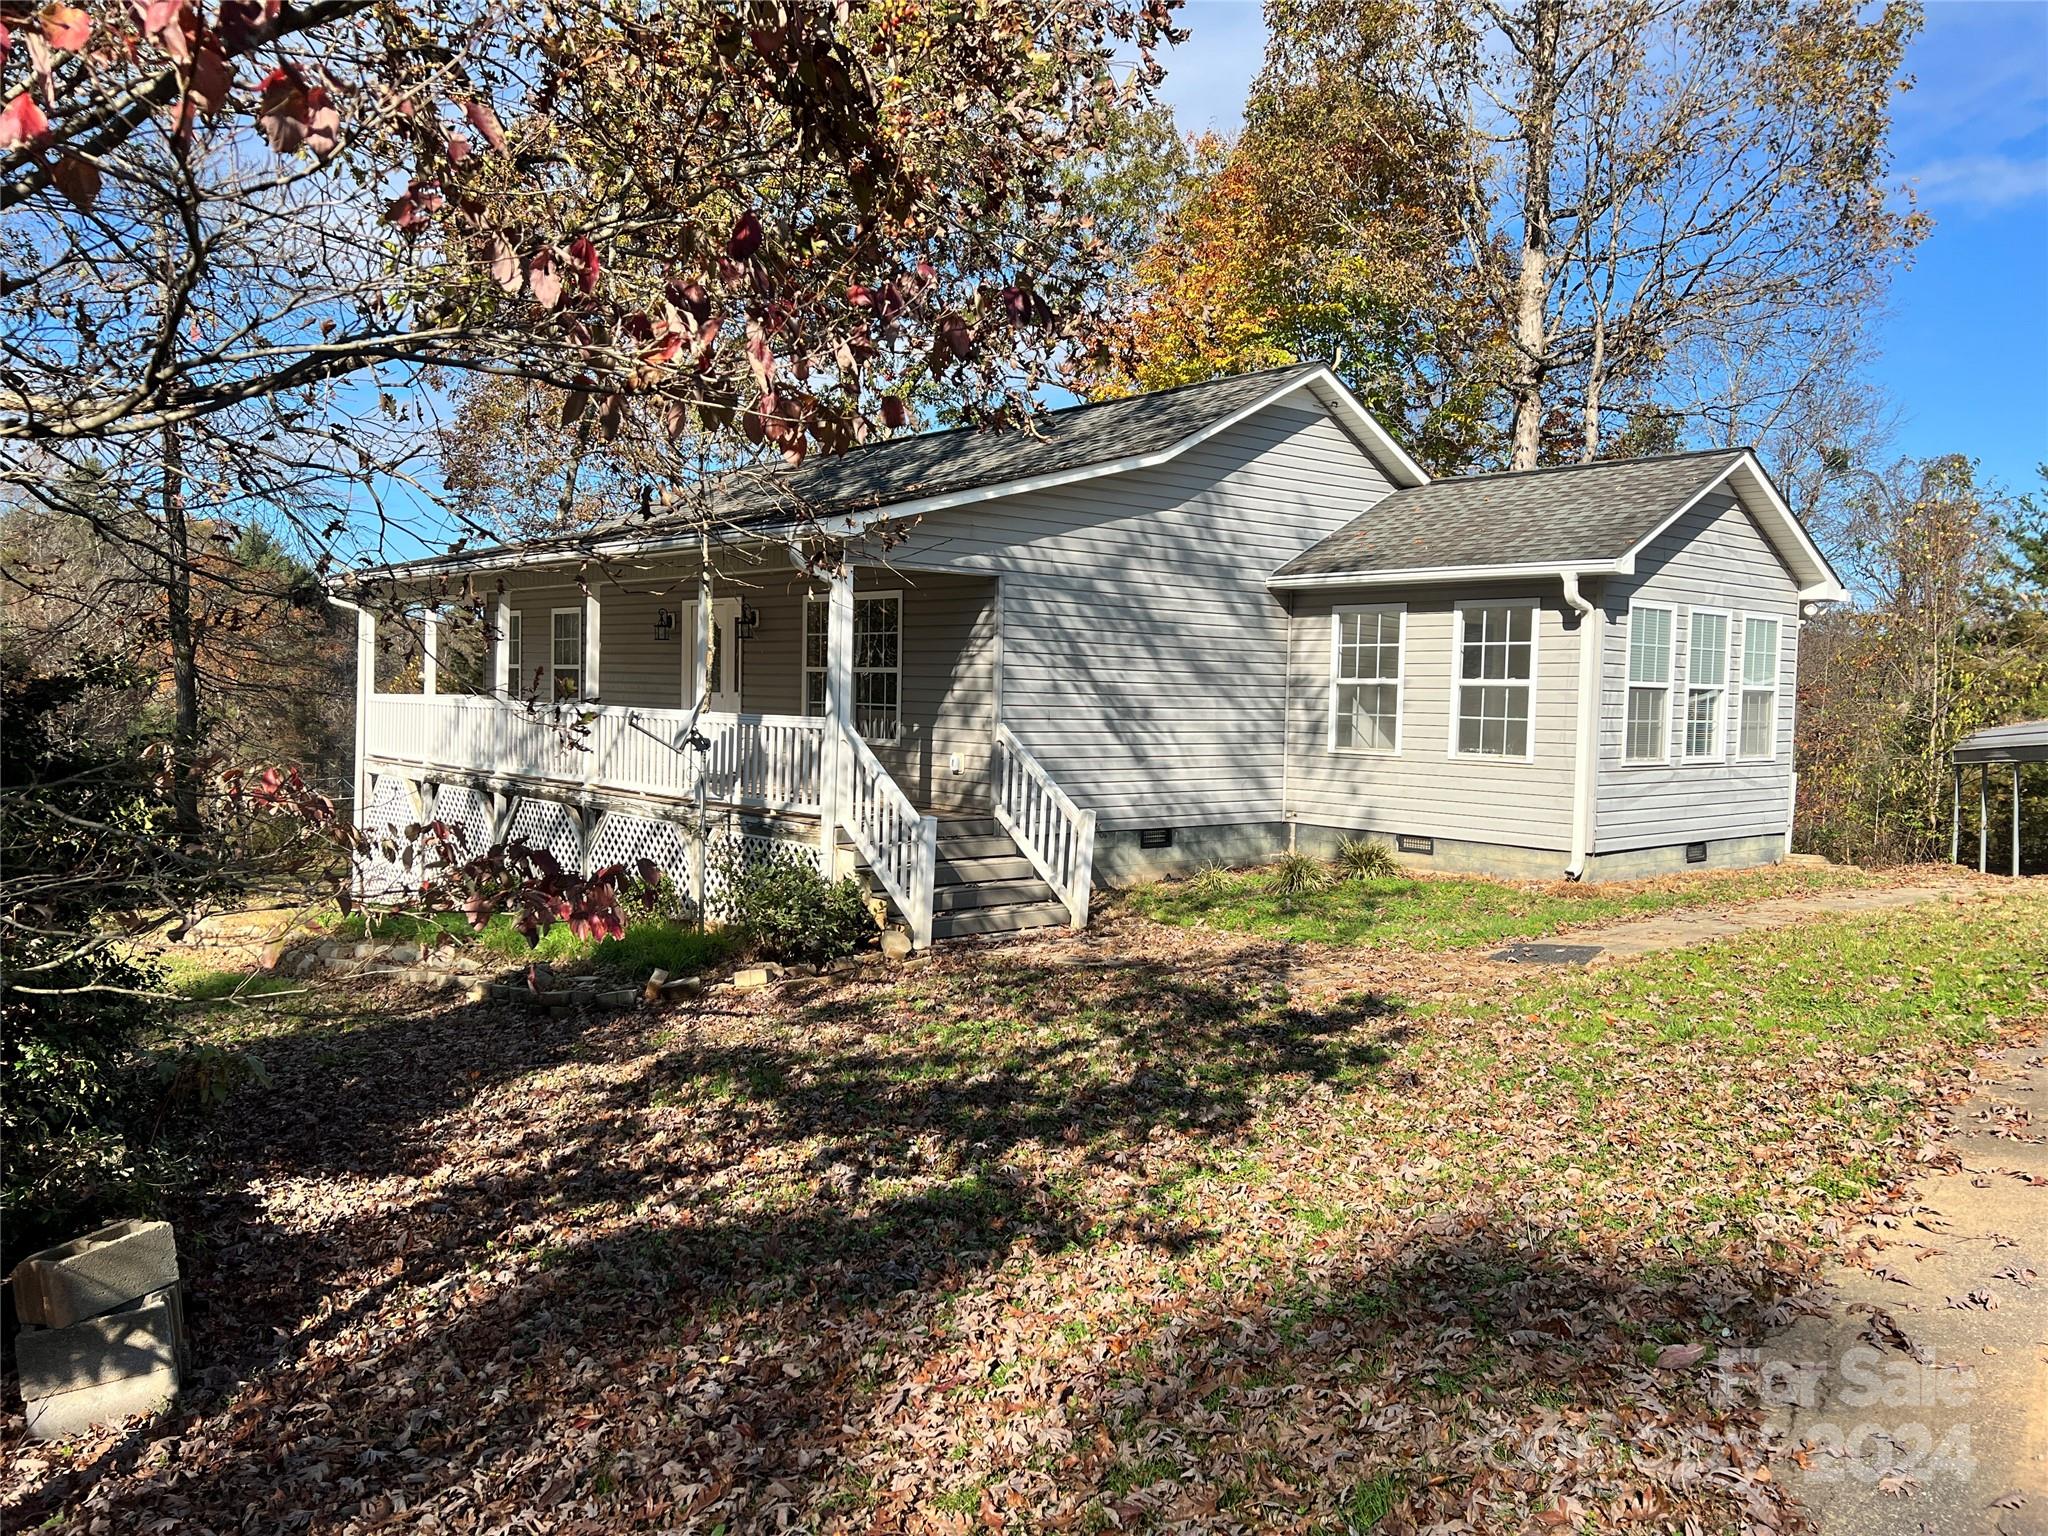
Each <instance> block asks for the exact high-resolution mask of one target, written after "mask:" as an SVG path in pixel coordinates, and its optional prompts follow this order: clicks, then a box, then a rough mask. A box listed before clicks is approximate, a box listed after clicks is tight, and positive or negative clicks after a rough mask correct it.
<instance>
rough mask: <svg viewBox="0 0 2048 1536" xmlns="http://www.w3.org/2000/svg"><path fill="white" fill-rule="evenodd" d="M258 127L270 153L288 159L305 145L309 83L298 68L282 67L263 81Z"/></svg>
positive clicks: (274, 70) (258, 107)
mask: <svg viewBox="0 0 2048 1536" xmlns="http://www.w3.org/2000/svg"><path fill="white" fill-rule="evenodd" d="M256 122H257V126H258V127H260V128H261V129H262V130H263V137H264V138H265V139H266V140H268V141H269V144H270V147H271V150H272V151H273V152H274V153H276V154H280V155H289V154H291V153H292V152H293V151H295V150H296V149H298V148H299V146H301V145H302V144H304V143H305V142H306V134H307V131H308V129H309V128H310V127H311V122H310V110H309V107H308V103H307V100H306V79H305V76H303V75H302V74H300V73H299V69H298V66H297V65H295V64H280V65H279V66H278V67H277V68H276V69H273V70H272V71H271V72H270V73H269V74H267V75H265V76H264V77H263V84H262V85H261V86H260V87H259V88H258V97H257V104H256Z"/></svg>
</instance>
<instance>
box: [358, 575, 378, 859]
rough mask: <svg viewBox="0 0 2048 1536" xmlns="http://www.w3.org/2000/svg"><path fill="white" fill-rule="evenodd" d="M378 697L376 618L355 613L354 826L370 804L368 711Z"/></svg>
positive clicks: (364, 612) (360, 610)
mask: <svg viewBox="0 0 2048 1536" xmlns="http://www.w3.org/2000/svg"><path fill="white" fill-rule="evenodd" d="M376 697H377V615H376V614H374V613H372V612H371V611H370V610H369V609H368V608H358V609H357V610H356V788H355V798H356V807H355V813H356V825H357V826H361V825H362V824H363V813H364V811H365V810H367V809H368V807H369V804H370V770H369V762H368V760H369V755H370V750H369V749H370V711H371V709H372V708H373V707H374V702H375V699H376Z"/></svg>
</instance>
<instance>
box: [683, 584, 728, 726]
mask: <svg viewBox="0 0 2048 1536" xmlns="http://www.w3.org/2000/svg"><path fill="white" fill-rule="evenodd" d="M739 616H740V600H739V599H738V598H736V597H715V598H713V599H712V600H711V668H710V671H711V696H710V697H709V698H708V699H706V700H705V701H704V709H705V712H706V713H708V714H714V715H736V714H738V713H739V711H740V640H739V636H737V635H735V634H734V633H733V626H734V625H735V624H736V623H738V622H739ZM683 622H684V624H685V625H686V626H687V628H686V629H685V630H684V631H683V708H685V709H688V708H690V706H692V705H693V704H695V703H696V702H697V687H696V682H697V680H696V678H695V677H693V676H692V675H691V674H692V672H693V670H694V666H695V662H696V659H697V605H696V604H695V603H687V604H685V605H684V607H683Z"/></svg>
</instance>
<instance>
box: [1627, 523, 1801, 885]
mask: <svg viewBox="0 0 2048 1536" xmlns="http://www.w3.org/2000/svg"><path fill="white" fill-rule="evenodd" d="M1631 602H1650V603H1661V604H1665V605H1667V606H1669V607H1671V608H1673V609H1675V610H1676V612H1675V614H1674V622H1673V625H1672V646H1673V651H1674V655H1673V659H1672V678H1673V692H1672V705H1671V708H1670V710H1669V713H1668V717H1667V721H1666V724H1667V726H1668V727H1669V741H1668V743H1667V747H1668V755H1669V757H1670V759H1671V761H1670V762H1669V763H1668V764H1654V765H1643V764H1631V763H1625V762H1624V761H1623V760H1622V759H1623V741H1622V733H1623V726H1624V722H1625V721H1626V719H1627V690H1628V611H1629V604H1630V603H1631ZM1600 606H1601V608H1602V610H1603V615H1604V618H1605V621H1606V631H1605V643H1604V645H1603V647H1602V661H1601V699H1600V755H1599V778H1598V785H1597V790H1596V802H1595V813H1594V849H1595V851H1596V852H1599V853H1616V852H1624V851H1627V850H1629V849H1634V848H1652V847H1660V846H1666V845H1669V844H1673V843H1687V842H1701V841H1706V842H1714V841H1722V840H1726V839H1730V838H1740V837H1755V836H1762V835H1767V834H1781V833H1783V832H1784V831H1785V827H1786V819H1787V815H1788V811H1789V802H1790V797H1791V792H1792V712H1793V702H1794V684H1795V682H1796V672H1797V662H1796V655H1797V634H1798V621H1799V598H1798V591H1797V587H1796V584H1795V583H1794V581H1793V578H1792V576H1791V574H1790V572H1788V571H1787V570H1786V568H1785V565H1784V563H1783V562H1782V561H1781V560H1780V559H1779V558H1778V556H1777V554H1776V553H1775V551H1773V549H1772V548H1771V545H1770V543H1769V541H1768V540H1767V539H1766V538H1765V537H1764V534H1763V532H1762V530H1761V529H1759V528H1758V527H1757V525H1756V522H1755V520H1754V519H1752V518H1751V517H1750V515H1749V514H1748V513H1747V512H1746V511H1745V510H1744V509H1743V508H1742V506H1741V504H1740V503H1739V502H1738V501H1737V500H1736V498H1735V497H1734V496H1733V495H1732V494H1729V493H1726V492H1716V493H1715V494H1713V495H1711V496H1709V497H1707V498H1705V499H1704V500H1702V501H1701V503H1700V504H1699V505H1698V506H1697V507H1695V508H1693V509H1692V510H1691V511H1689V512H1687V513H1686V514H1685V516H1683V517H1682V518H1680V519H1679V520H1678V521H1677V522H1676V523H1674V524H1673V525H1672V526H1671V527H1670V528H1668V529H1667V530H1665V532H1664V533H1662V534H1660V535H1659V536H1658V537H1657V538H1656V539H1655V540H1654V541H1653V542H1652V543H1651V544H1650V546H1649V547H1648V548H1647V549H1645V550H1644V551H1643V553H1642V554H1641V555H1640V556H1639V557H1638V558H1637V565H1636V574H1635V575H1633V576H1618V577H1610V578H1609V579H1608V581H1607V583H1606V590H1604V591H1603V592H1602V593H1601V594H1600ZM1695 607H1701V608H1715V609H1721V610H1724V611H1726V612H1728V613H1729V614H1730V616H1731V617H1730V628H1731V629H1732V630H1733V632H1734V647H1733V659H1732V661H1731V663H1730V674H1729V675H1730V678H1731V685H1730V686H1731V692H1733V691H1734V690H1735V689H1737V688H1739V686H1740V678H1741V676H1742V644H1743V639H1744V636H1743V633H1742V629H1743V625H1742V619H1743V616H1744V615H1745V614H1753V615H1755V616H1757V617H1760V618H1775V619H1777V620H1778V625H1779V629H1778V711H1777V713H1778V731H1777V752H1776V755H1775V756H1774V757H1772V758H1771V759H1770V760H1769V761H1768V762H1743V761H1741V760H1740V759H1739V756H1738V754H1737V752H1736V751H1735V750H1734V748H1736V747H1737V746H1739V741H1737V740H1736V733H1737V731H1738V729H1739V724H1738V720H1739V717H1738V716H1737V714H1736V712H1735V711H1734V710H1733V709H1732V708H1731V709H1730V711H1729V713H1728V715H1727V717H1726V722H1725V725H1724V745H1726V746H1728V747H1729V748H1730V750H1729V752H1728V755H1727V759H1726V760H1725V761H1717V762H1711V763H1685V762H1681V761H1679V760H1678V759H1679V754H1680V750H1681V748H1682V745H1683V743H1682V740H1681V738H1680V734H1679V733H1680V731H1681V729H1682V721H1683V719H1684V714H1685V702H1684V701H1685V684H1686V663H1687V659H1688V657H1687V652H1688V650H1689V648H1690V640H1691V618H1692V610H1693V609H1694V608H1695Z"/></svg>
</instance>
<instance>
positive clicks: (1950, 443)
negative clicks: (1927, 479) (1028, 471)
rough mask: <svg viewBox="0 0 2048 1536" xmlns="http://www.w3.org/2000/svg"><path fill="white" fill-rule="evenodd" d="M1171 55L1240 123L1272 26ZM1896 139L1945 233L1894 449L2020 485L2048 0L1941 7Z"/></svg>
mask: <svg viewBox="0 0 2048 1536" xmlns="http://www.w3.org/2000/svg"><path fill="white" fill-rule="evenodd" d="M1180 15H1181V24H1182V25H1184V26H1186V27H1187V28H1188V29H1189V30H1190V31H1191V33H1192V34H1193V35H1192V36H1191V37H1190V38H1189V40H1188V42H1187V44H1186V45H1185V46H1184V47H1182V48H1179V49H1176V50H1174V51H1173V52H1172V53H1171V54H1170V55H1169V56H1168V58H1167V60H1166V64H1167V77H1166V86H1165V94H1166V97H1167V99H1168V100H1169V101H1171V102H1172V103H1173V108H1174V114H1175V116H1176V118H1177V119H1178V120H1179V122H1180V126H1181V128H1182V129H1183V130H1184V131H1186V132H1199V131H1201V130H1203V129H1206V128H1215V129H1218V130H1221V131H1223V132H1226V133H1227V132H1230V131H1232V130H1234V129H1235V128H1236V127H1237V126H1238V122H1239V118H1240V114H1241V112H1242V110H1243V106H1244V95H1245V87H1246V86H1247V85H1248V84H1249V83H1250V81H1251V78H1252V76H1253V75H1254V74H1255V73H1256V72H1257V71H1258V67H1259V64H1260V61H1261V57H1262V54H1263V51H1264V47H1265V27H1264V24H1263V22H1262V21H1261V18H1260V8H1259V6H1258V5H1257V4H1256V3H1253V0H1188V3H1187V4H1185V5H1183V6H1182V8H1181V13H1180ZM1907 68H1908V70H1909V72H1910V73H1911V74H1912V75H1913V76H1914V80H1915V84H1914V88H1913V89H1912V90H1911V91H1909V92H1907V93H1906V95H1904V96H1903V97H1901V98H1900V100H1899V102H1898V104H1897V108H1896V111H1895V115H1894V132H1893V144H1894V148H1895V150H1896V167H1897V170H1898V173H1899V175H1900V178H1901V179H1902V180H1904V181H1907V182H1910V183H1912V184H1913V185H1914V187H1915V189H1916V193H1917V196H1918V198H1919V201H1920V206H1921V208H1922V209H1923V210H1924V211H1925V212H1927V213H1928V214H1930V215H1931V216H1932V217H1933V220H1934V231H1933V233H1932V234H1931V235H1929V236H1928V238H1927V240H1926V242H1925V243H1924V244H1923V245H1922V246H1921V247H1920V249H1919V251H1918V252H1917V253H1916V256H1915V259H1914V262H1913V265H1912V267H1911V268H1910V270H1908V271H1906V272H1905V273H1903V274H1901V275H1900V276H1899V278H1898V279H1897V280H1896V281H1895V282H1894V284H1893V287H1892V296H1891V304H1890V306H1889V312H1888V313H1887V314H1886V315H1884V316H1882V317H1880V319H1879V320H1878V322H1877V324H1876V327H1875V335H1874V339H1875V342H1876V344H1877V347H1878V349H1879V352H1880V356H1879V358H1878V361H1877V363H1876V364H1875V366H1874V370H1873V372H1874V375H1875V378H1876V381H1877V382H1878V383H1880V384H1882V385H1883V386H1884V388H1885V389H1886V391H1887V392H1888V393H1889V394H1890V395H1891V397H1892V398H1893V400H1894V401H1895V402H1896V405H1897V408H1898V413H1899V417H1898V425H1899V433H1898V439H1897V444H1896V447H1897V450H1898V451H1899V452H1901V453H1909V454H1914V455H1932V454H1938V453H1951V452H1963V453H1968V454H1971V455H1973V456H1974V457H1976V458H1977V459H1979V460H1980V461H1981V462H1982V464H1983V466H1984V469H1985V471H1986V473H1987V474H1989V475H1991V476H1993V477H1995V478H1996V479H1998V480H2001V481H2003V482H2004V483H2005V484H2006V485H2007V486H2009V487H2010V488H2012V489H2014V490H2024V489H2027V488H2029V487H2031V486H2033V485H2035V484H2037V483H2038V482H2037V476H2036V473H2035V466H2036V465H2037V464H2039V463H2041V462H2042V461H2043V460H2048V0H1930V3H1929V4H1928V5H1927V27H1926V30H1925V31H1923V32H1922V33H1921V34H1920V36H1919V38H1918V39H1916V40H1915V42H1914V44H1913V46H1912V49H1911V52H1910V53H1909V55H1908V58H1907Z"/></svg>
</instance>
